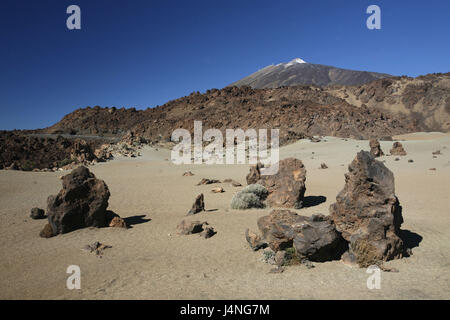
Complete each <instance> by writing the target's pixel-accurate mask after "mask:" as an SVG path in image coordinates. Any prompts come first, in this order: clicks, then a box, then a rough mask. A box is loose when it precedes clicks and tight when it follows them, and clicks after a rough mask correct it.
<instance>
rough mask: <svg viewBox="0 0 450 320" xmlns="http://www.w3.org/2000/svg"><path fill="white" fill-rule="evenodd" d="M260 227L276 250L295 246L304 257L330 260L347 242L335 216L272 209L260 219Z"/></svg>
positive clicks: (334, 257)
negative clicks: (310, 215)
mask: <svg viewBox="0 0 450 320" xmlns="http://www.w3.org/2000/svg"><path fill="white" fill-rule="evenodd" d="M258 228H259V230H260V231H261V233H262V238H263V239H264V240H265V241H267V243H268V245H269V247H270V248H271V249H272V250H274V251H275V252H277V251H279V250H285V249H287V248H292V247H294V248H295V251H296V254H297V255H298V257H299V258H300V259H305V260H310V261H318V262H321V261H328V260H333V259H338V258H340V256H341V255H342V253H343V252H344V248H345V241H344V240H343V239H342V238H341V236H340V234H339V233H338V232H337V231H336V228H335V226H334V223H333V222H332V221H331V219H329V218H328V217H325V216H323V215H314V216H312V217H310V218H309V217H305V216H300V215H298V214H297V213H295V212H292V211H289V210H272V212H271V213H270V214H269V215H268V216H264V217H261V218H259V219H258Z"/></svg>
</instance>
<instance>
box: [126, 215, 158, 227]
mask: <svg viewBox="0 0 450 320" xmlns="http://www.w3.org/2000/svg"><path fill="white" fill-rule="evenodd" d="M144 217H146V215H145V214H142V215H137V216H132V217H127V218H123V220H125V223H126V224H127V226H128V228H130V229H131V228H133V226H134V225H137V224H141V223H146V222H149V221H152V219H150V218H148V219H144Z"/></svg>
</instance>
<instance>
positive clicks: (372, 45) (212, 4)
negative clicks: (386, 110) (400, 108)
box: [0, 0, 450, 129]
mask: <svg viewBox="0 0 450 320" xmlns="http://www.w3.org/2000/svg"><path fill="white" fill-rule="evenodd" d="M71 4H77V5H79V6H80V8H81V14H82V17H81V26H82V29H81V30H76V31H69V30H68V29H67V28H66V19H67V17H68V15H67V14H66V8H67V7H68V6H69V5H71ZM371 4H377V5H379V6H380V7H381V20H382V22H381V23H382V29H381V30H368V29H367V28H366V19H367V17H368V15H367V14H366V8H367V7H368V6H369V5H371ZM449 21H450V1H448V0H427V1H401V0H395V1H393V0H370V1H365V0H345V1H336V0H330V1H325V0H309V1H304V0H295V1H284V0H277V1H275V0H270V1H266V0H178V1H174V0H159V1H152V0H129V1H125V0H121V1H114V0H70V1H66V0H27V1H25V0H1V1H0V41H1V46H0V48H1V50H0V129H14V128H17V129H31V128H42V127H46V126H49V125H52V124H53V123H55V122H57V121H59V120H60V119H61V118H62V117H63V116H64V115H65V114H67V113H69V112H71V111H73V110H75V109H77V108H80V107H86V106H95V105H100V106H116V107H122V106H124V107H136V108H137V109H145V108H147V107H154V106H156V105H162V104H164V103H165V102H167V101H169V100H172V99H175V98H178V97H181V96H184V95H187V94H189V93H191V92H192V91H201V92H204V91H205V90H206V89H209V88H222V87H224V86H226V85H228V84H230V83H231V82H233V81H236V80H238V79H240V78H242V77H244V76H246V75H248V74H250V73H252V72H254V71H256V70H258V69H260V68H262V67H264V66H266V65H269V64H272V63H275V64H276V63H280V62H286V61H289V60H291V59H293V58H295V57H300V58H302V59H304V60H306V61H308V62H311V63H320V64H327V65H333V66H337V67H342V68H349V69H356V70H368V71H377V72H385V73H390V74H393V75H404V74H405V75H409V76H417V75H420V74H426V73H432V72H449V71H450V22H449Z"/></svg>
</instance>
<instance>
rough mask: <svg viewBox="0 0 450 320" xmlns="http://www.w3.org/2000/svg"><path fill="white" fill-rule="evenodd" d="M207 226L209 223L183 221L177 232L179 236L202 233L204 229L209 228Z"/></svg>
mask: <svg viewBox="0 0 450 320" xmlns="http://www.w3.org/2000/svg"><path fill="white" fill-rule="evenodd" d="M207 225H208V223H207V222H206V221H204V222H200V221H187V220H183V221H181V223H180V224H179V225H178V226H177V231H178V234H181V235H188V234H194V233H200V232H202V231H203V227H204V226H207Z"/></svg>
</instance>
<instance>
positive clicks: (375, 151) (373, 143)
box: [369, 139, 384, 158]
mask: <svg viewBox="0 0 450 320" xmlns="http://www.w3.org/2000/svg"><path fill="white" fill-rule="evenodd" d="M369 146H370V154H371V155H372V156H374V157H375V158H378V157H381V156H383V155H384V153H383V150H381V146H380V142H379V141H378V140H377V139H370V141H369Z"/></svg>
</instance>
